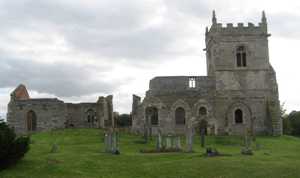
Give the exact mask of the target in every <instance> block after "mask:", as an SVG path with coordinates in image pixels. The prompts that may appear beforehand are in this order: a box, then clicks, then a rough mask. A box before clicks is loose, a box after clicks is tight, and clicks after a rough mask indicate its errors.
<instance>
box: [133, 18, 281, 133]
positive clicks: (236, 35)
mask: <svg viewBox="0 0 300 178" xmlns="http://www.w3.org/2000/svg"><path fill="white" fill-rule="evenodd" d="M268 37H270V34H269V33H268V25H267V19H266V16H265V13H264V12H262V18H261V22H260V23H259V24H258V25H254V24H253V23H248V24H247V25H244V24H243V23H238V24H237V26H235V25H233V24H231V23H229V24H226V25H222V23H218V21H217V18H216V15H215V12H213V16H212V25H211V27H210V28H208V27H207V28H206V32H205V44H206V48H205V49H204V51H205V53H206V63H207V76H158V77H154V78H153V79H152V80H150V84H149V90H148V91H147V92H146V96H145V98H144V99H143V100H141V97H139V96H136V95H133V103H132V117H133V121H132V122H133V123H132V131H133V132H135V133H144V131H145V129H148V128H150V129H151V132H152V133H153V134H156V133H157V132H158V131H160V132H162V133H163V134H183V133H184V132H185V131H186V130H187V129H189V128H196V127H198V126H199V124H200V123H204V125H205V127H206V131H207V134H213V135H244V134H245V133H246V132H247V131H252V132H255V134H262V135H274V136H275V135H281V134H282V120H281V118H280V113H279V110H280V109H279V108H280V103H279V99H278V86H277V81H276V73H275V71H274V69H273V67H272V66H271V64H270V61H269V49H268Z"/></svg>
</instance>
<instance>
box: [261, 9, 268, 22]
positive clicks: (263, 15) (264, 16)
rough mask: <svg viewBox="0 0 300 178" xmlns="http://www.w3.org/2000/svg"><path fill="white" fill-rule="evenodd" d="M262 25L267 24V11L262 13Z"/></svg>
mask: <svg viewBox="0 0 300 178" xmlns="http://www.w3.org/2000/svg"><path fill="white" fill-rule="evenodd" d="M261 23H264V24H266V23H267V18H266V14H265V11H262V17H261Z"/></svg>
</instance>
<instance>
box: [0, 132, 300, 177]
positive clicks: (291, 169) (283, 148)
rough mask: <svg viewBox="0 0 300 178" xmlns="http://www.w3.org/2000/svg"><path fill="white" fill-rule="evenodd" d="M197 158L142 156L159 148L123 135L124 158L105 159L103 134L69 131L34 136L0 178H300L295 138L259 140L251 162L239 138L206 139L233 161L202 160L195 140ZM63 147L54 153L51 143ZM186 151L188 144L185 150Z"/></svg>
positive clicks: (193, 155)
mask: <svg viewBox="0 0 300 178" xmlns="http://www.w3.org/2000/svg"><path fill="white" fill-rule="evenodd" d="M195 140H196V143H195V144H194V150H195V152H194V153H160V154H154V153H148V154H143V153H140V152H139V150H140V149H144V148H155V143H154V141H153V142H152V143H150V144H147V145H145V144H141V143H139V141H141V137H140V136H134V135H129V134H121V135H120V141H121V143H120V151H121V155H111V154H107V153H104V152H103V150H104V145H103V132H102V131H101V130H97V129H69V130H61V131H55V132H47V133H39V134H35V135H32V142H33V143H32V144H31V149H30V151H29V152H28V153H27V154H26V156H25V157H24V159H23V160H21V161H20V162H19V163H18V164H17V165H16V166H15V167H11V168H9V169H7V170H4V171H1V172H0V177H1V178H9V177H24V178H31V177H33V178H53V177H59V178H65V177H66V178H77V177H82V178H83V177H84V178H92V177H95V178H96V177H97V178H101V177H103V178H117V177H125V178H165V177H169V178H189V177H197V178H201V177H203V178H204V177H205V178H212V177H214V178H229V177H230V178H231V177H237V178H247V177H249V178H250V177H251V178H254V177H261V178H268V177H272V178H276V177H278V178H279V177H280V178H282V177H287V178H296V177H300V139H299V138H296V137H291V136H282V137H258V138H257V143H259V144H260V145H261V148H260V149H259V150H255V151H254V155H253V156H244V155H241V154H240V150H241V146H240V143H241V142H242V140H241V139H240V138H238V137H207V142H208V145H211V146H213V147H216V148H217V149H218V151H220V152H221V153H224V154H230V155H231V156H223V157H213V158H209V157H203V156H202V154H203V153H204V151H205V150H204V149H202V148H201V147H200V144H199V139H198V138H195ZM54 142H56V143H57V144H58V145H59V151H58V152H57V153H50V150H51V145H52V143H54ZM183 145H184V144H183Z"/></svg>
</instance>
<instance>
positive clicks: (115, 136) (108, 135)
mask: <svg viewBox="0 0 300 178" xmlns="http://www.w3.org/2000/svg"><path fill="white" fill-rule="evenodd" d="M118 143H119V133H118V132H117V131H115V130H109V131H107V132H105V134H104V145H105V152H106V153H113V154H120V151H119V144H118Z"/></svg>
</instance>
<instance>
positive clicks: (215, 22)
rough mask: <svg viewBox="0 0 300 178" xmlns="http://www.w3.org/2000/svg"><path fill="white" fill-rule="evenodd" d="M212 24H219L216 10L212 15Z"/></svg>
mask: <svg viewBox="0 0 300 178" xmlns="http://www.w3.org/2000/svg"><path fill="white" fill-rule="evenodd" d="M212 23H213V24H217V18H216V12H215V10H213V13H212Z"/></svg>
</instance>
